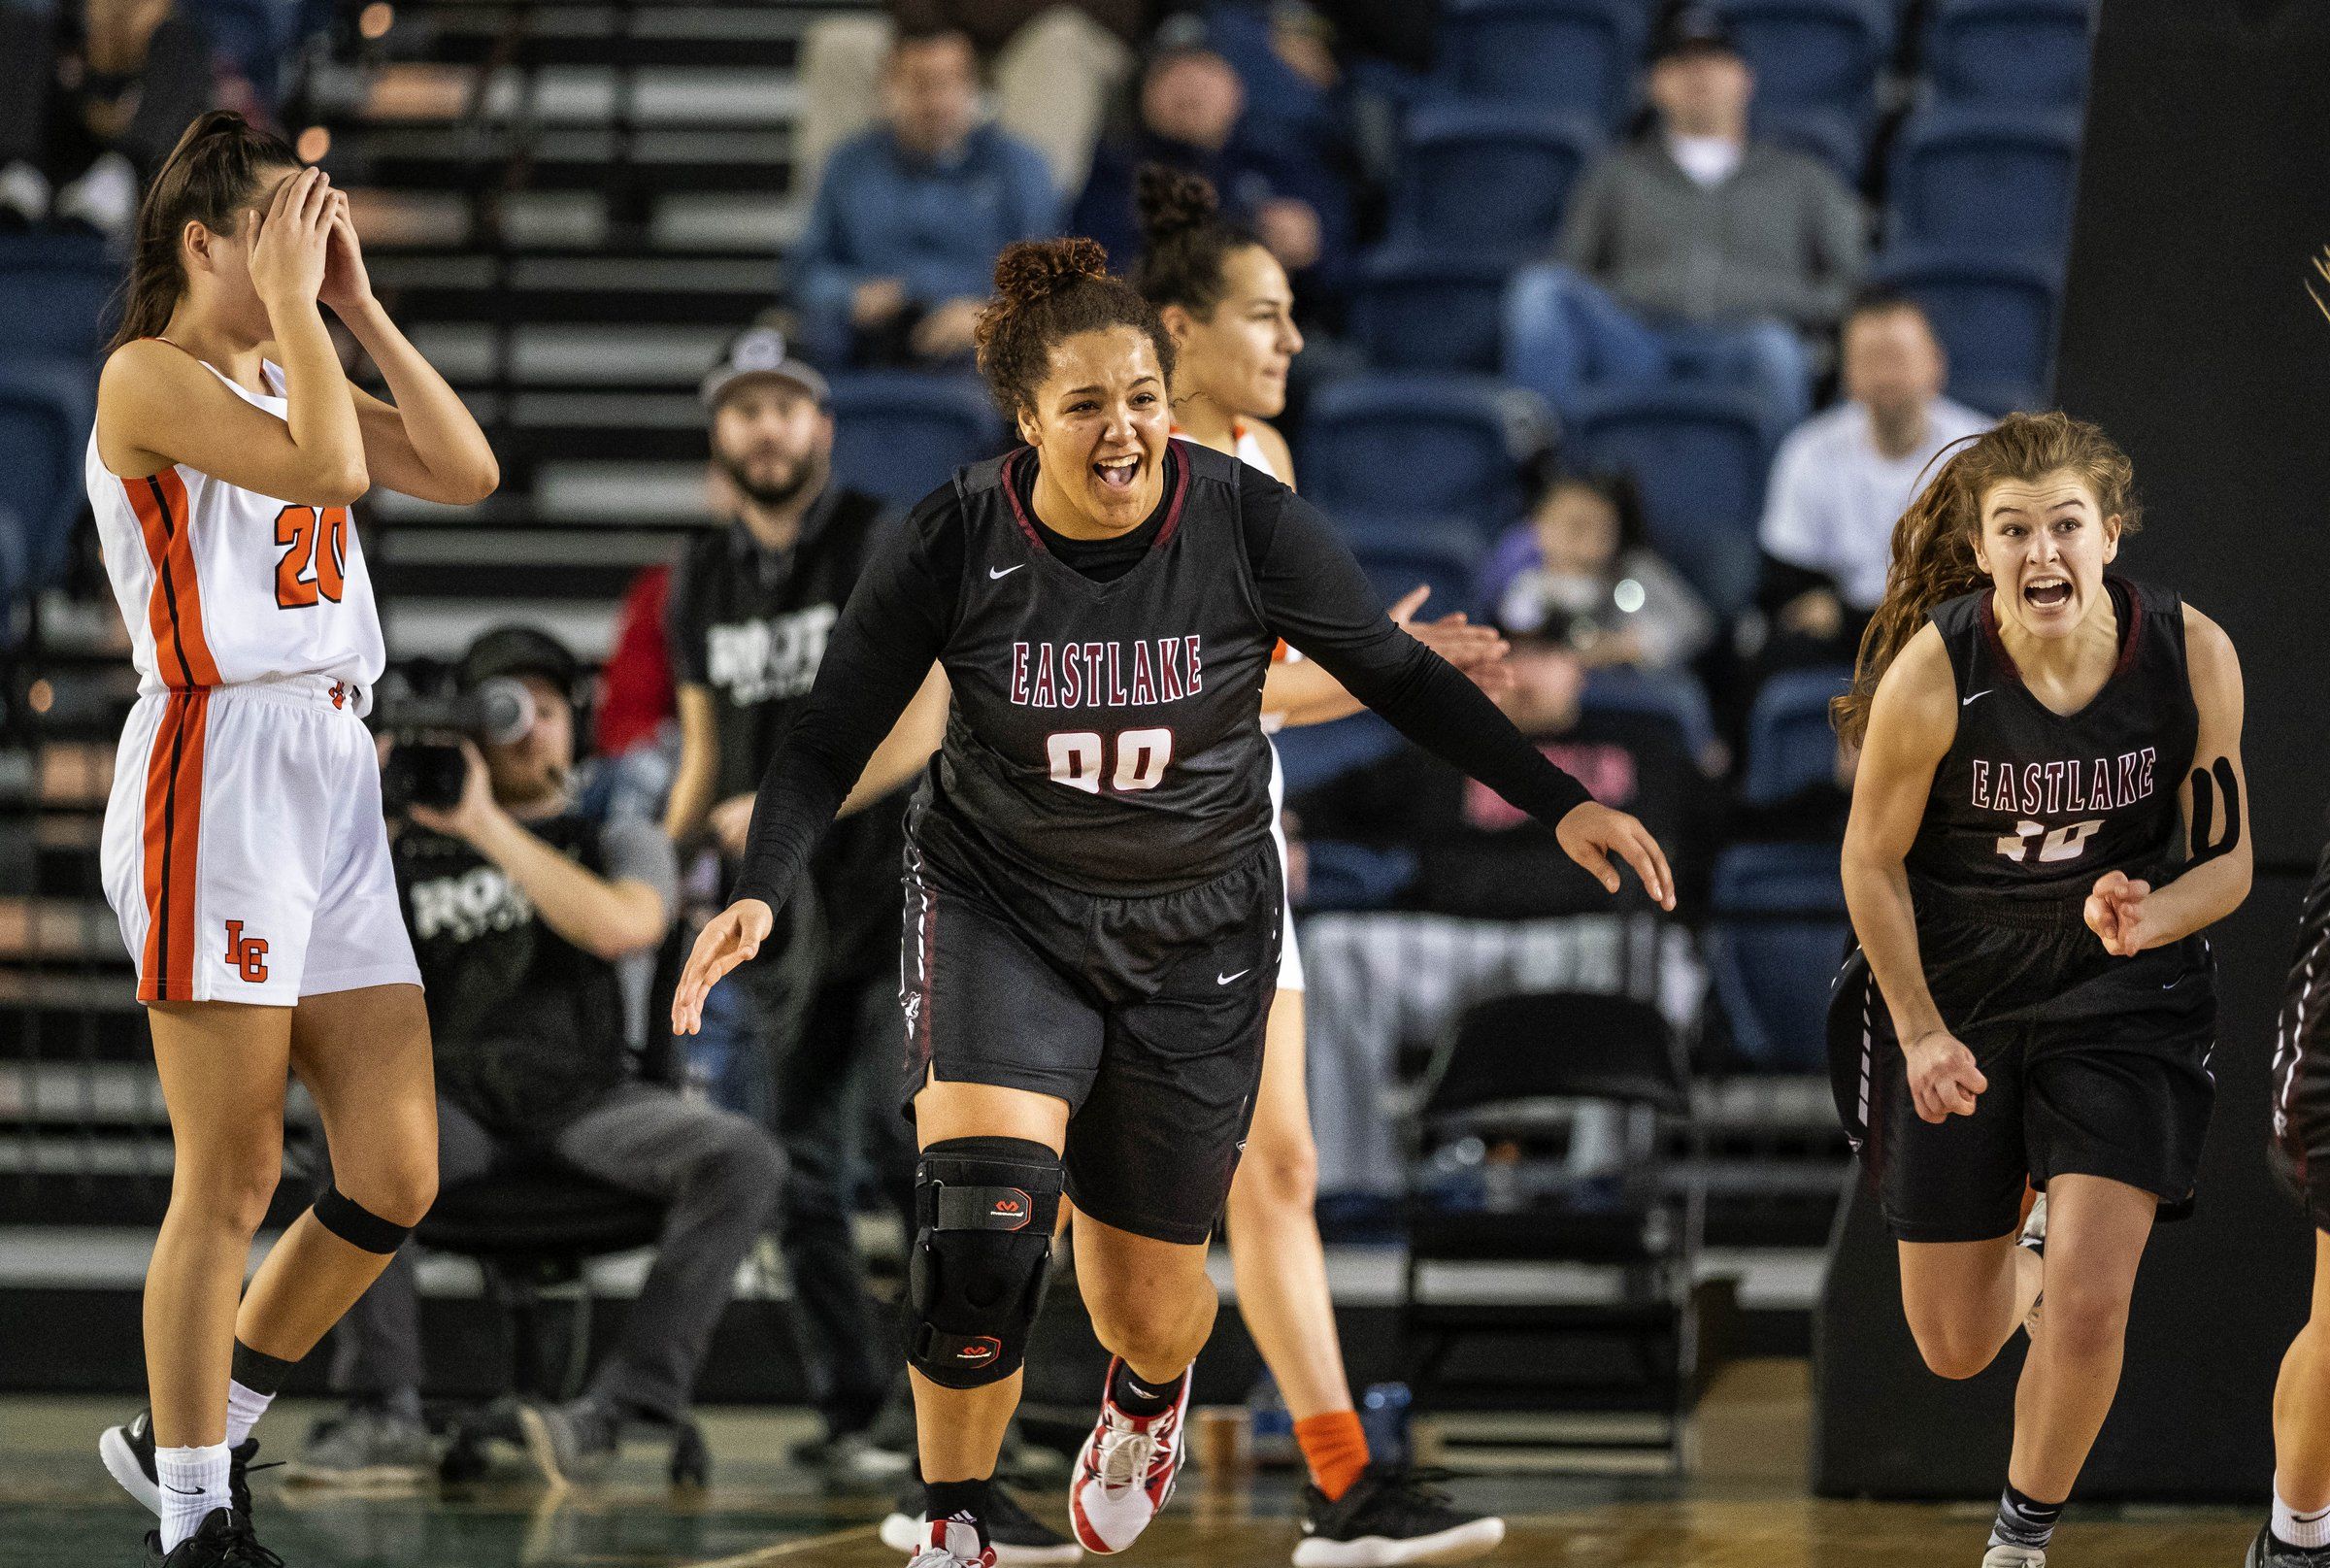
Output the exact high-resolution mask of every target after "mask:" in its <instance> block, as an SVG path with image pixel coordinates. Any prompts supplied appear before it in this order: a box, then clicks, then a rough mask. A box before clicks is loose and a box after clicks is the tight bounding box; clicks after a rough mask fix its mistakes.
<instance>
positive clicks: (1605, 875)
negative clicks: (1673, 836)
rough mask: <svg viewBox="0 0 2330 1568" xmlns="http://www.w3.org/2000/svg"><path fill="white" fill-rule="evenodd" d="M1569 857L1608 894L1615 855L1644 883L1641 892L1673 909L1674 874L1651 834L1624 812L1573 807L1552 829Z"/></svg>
mask: <svg viewBox="0 0 2330 1568" xmlns="http://www.w3.org/2000/svg"><path fill="white" fill-rule="evenodd" d="M1553 836H1554V837H1555V838H1557V839H1559V840H1560V841H1561V847H1562V850H1563V851H1565V852H1566V853H1567V854H1568V855H1569V857H1570V858H1571V859H1573V860H1575V861H1577V862H1578V863H1579V864H1580V865H1581V866H1583V867H1585V869H1586V870H1588V871H1590V872H1592V873H1593V874H1594V880H1595V881H1596V882H1599V883H1600V884H1602V886H1603V889H1604V890H1605V891H1607V892H1613V893H1614V892H1616V891H1617V890H1618V872H1617V868H1616V867H1615V866H1613V865H1612V864H1611V863H1610V857H1611V856H1612V855H1616V856H1617V857H1618V858H1619V859H1621V860H1623V861H1625V862H1626V863H1627V864H1628V865H1630V866H1632V867H1633V868H1634V874H1635V875H1636V876H1638V877H1640V878H1642V879H1643V890H1644V891H1646V892H1648V894H1649V895H1650V897H1651V899H1652V900H1653V901H1654V902H1656V903H1657V905H1658V907H1659V908H1660V909H1663V910H1670V911H1671V910H1673V909H1674V908H1675V874H1674V873H1673V872H1671V871H1669V870H1668V869H1667V856H1666V852H1665V851H1662V850H1661V849H1659V847H1658V840H1656V839H1654V838H1652V837H1651V836H1650V830H1649V829H1648V828H1647V827H1645V826H1643V824H1642V823H1641V822H1639V821H1637V820H1636V819H1635V818H1634V817H1629V816H1627V815H1626V814H1625V813H1624V812H1617V811H1612V810H1611V809H1610V808H1609V807H1608V806H1604V805H1600V804H1598V803H1596V802H1594V801H1590V800H1589V801H1587V802H1586V803H1585V804H1584V805H1582V806H1573V807H1571V808H1570V810H1569V813H1568V814H1567V815H1566V816H1564V817H1562V819H1561V821H1560V822H1559V823H1558V824H1557V825H1556V826H1555V827H1554V829H1553Z"/></svg>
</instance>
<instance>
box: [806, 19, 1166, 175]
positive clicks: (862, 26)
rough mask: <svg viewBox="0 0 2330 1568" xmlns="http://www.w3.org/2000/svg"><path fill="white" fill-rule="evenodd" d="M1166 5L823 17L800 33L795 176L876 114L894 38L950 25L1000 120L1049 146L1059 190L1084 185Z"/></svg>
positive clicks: (1036, 144) (821, 161) (817, 165)
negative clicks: (1113, 107)
mask: <svg viewBox="0 0 2330 1568" xmlns="http://www.w3.org/2000/svg"><path fill="white" fill-rule="evenodd" d="M1160 9H1161V8H1160V5H1159V4H1158V0H889V4H888V6H887V8H886V11H887V14H886V15H871V16H833V17H818V18H817V19H816V21H813V22H811V23H810V25H809V27H808V29H807V31H806V32H805V33H804V34H803V35H802V40H801V98H802V102H801V116H800V118H799V119H798V120H796V121H795V128H794V132H793V160H794V161H793V166H794V168H795V170H796V171H797V178H799V179H801V180H802V181H804V182H807V181H811V180H815V179H816V178H817V177H818V176H819V174H820V173H821V171H823V169H824V168H825V164H826V160H827V158H828V157H829V155H830V154H831V152H832V150H834V149H835V148H836V147H838V146H840V145H841V143H842V142H843V141H844V140H845V139H846V138H848V137H849V136H852V135H854V134H855V133H856V132H857V131H859V130H860V129H862V128H863V127H864V125H865V122H866V121H867V120H868V119H869V118H871V117H873V113H874V104H875V101H876V99H877V97H878V95H879V94H878V90H877V89H878V86H879V83H880V80H881V76H882V60H883V58H884V56H885V55H886V54H887V53H888V52H889V50H890V48H891V44H892V41H893V40H894V39H895V38H897V37H898V36H899V35H900V34H901V33H905V34H915V33H929V32H937V31H941V30H946V29H952V30H954V31H957V32H960V33H962V34H963V35H964V36H965V37H967V38H968V39H970V41H971V44H972V47H973V48H974V49H976V50H978V51H979V59H980V63H981V64H982V66H983V67H985V69H986V70H987V72H988V76H989V80H990V81H991V82H992V83H993V84H994V89H995V91H994V96H995V117H996V120H997V122H998V123H999V124H1001V125H1002V126H1003V128H1004V129H1005V130H1007V131H1009V132H1010V133H1011V134H1012V135H1014V136H1015V137H1017V138H1019V140H1021V141H1023V142H1025V143H1027V144H1028V145H1029V146H1031V147H1033V148H1036V149H1037V150H1040V151H1041V152H1043V154H1044V157H1045V161H1046V163H1047V164H1048V165H1049V168H1050V169H1051V174H1052V183H1053V184H1054V185H1055V186H1056V187H1057V188H1058V189H1059V190H1061V191H1063V192H1073V191H1076V190H1079V189H1082V186H1083V183H1084V172H1085V170H1086V169H1087V168H1089V167H1090V165H1091V161H1092V145H1093V143H1094V142H1096V141H1097V140H1098V139H1099V137H1100V127H1101V121H1102V119H1103V117H1105V116H1106V115H1107V113H1108V109H1109V103H1110V100H1111V98H1113V97H1114V96H1115V92H1116V90H1117V89H1118V88H1119V87H1121V86H1122V85H1123V84H1124V82H1125V79H1126V78H1128V77H1130V76H1131V75H1132V73H1133V64H1134V52H1133V51H1134V50H1136V49H1138V48H1139V47H1140V45H1141V42H1142V40H1143V39H1145V38H1146V37H1148V30H1149V28H1150V27H1151V26H1152V25H1153V24H1154V22H1155V20H1156V16H1157V13H1158V11H1159V10H1160Z"/></svg>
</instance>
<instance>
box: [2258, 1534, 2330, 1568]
mask: <svg viewBox="0 0 2330 1568" xmlns="http://www.w3.org/2000/svg"><path fill="white" fill-rule="evenodd" d="M2241 1568H2330V1547H2293V1546H2287V1545H2285V1544H2283V1543H2282V1542H2280V1541H2277V1540H2275V1539H2274V1527H2273V1526H2272V1525H2271V1524H2260V1525H2258V1526H2257V1539H2256V1540H2254V1541H2251V1542H2250V1543H2249V1553H2248V1555H2247V1556H2246V1557H2244V1558H2242V1559H2241Z"/></svg>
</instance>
